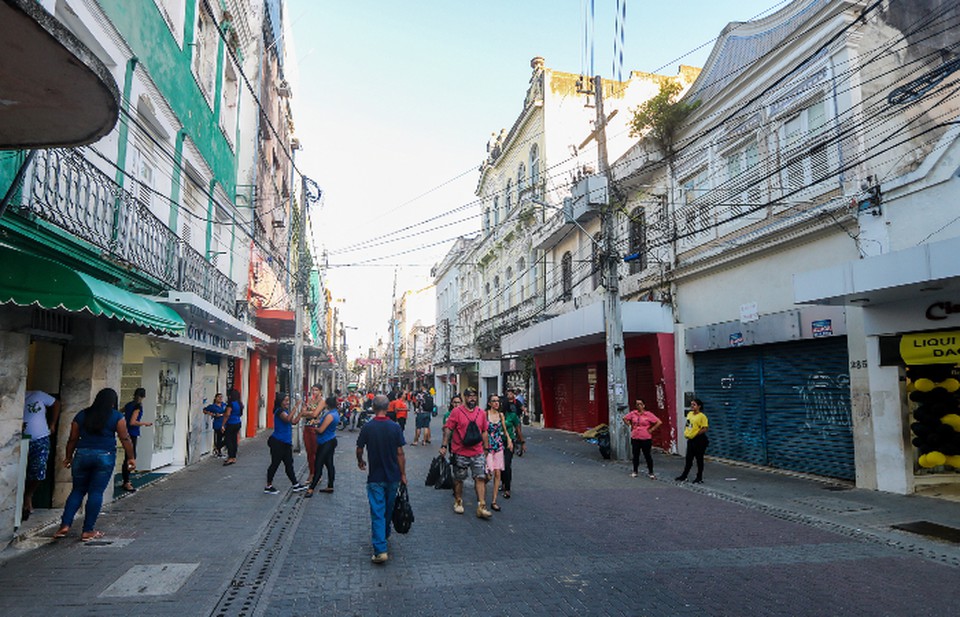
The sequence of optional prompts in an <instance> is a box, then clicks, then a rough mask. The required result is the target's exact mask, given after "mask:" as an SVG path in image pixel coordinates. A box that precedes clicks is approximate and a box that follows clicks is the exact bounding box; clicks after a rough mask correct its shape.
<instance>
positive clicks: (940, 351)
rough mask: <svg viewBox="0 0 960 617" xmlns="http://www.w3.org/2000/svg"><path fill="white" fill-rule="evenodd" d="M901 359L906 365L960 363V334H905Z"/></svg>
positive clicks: (901, 343)
mask: <svg viewBox="0 0 960 617" xmlns="http://www.w3.org/2000/svg"><path fill="white" fill-rule="evenodd" d="M900 357H901V358H903V361H904V362H905V363H906V364H957V363H960V332H957V331H953V332H927V333H922V334H904V335H903V336H902V337H901V338H900Z"/></svg>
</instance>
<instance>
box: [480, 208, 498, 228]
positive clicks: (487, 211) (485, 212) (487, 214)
mask: <svg viewBox="0 0 960 617" xmlns="http://www.w3.org/2000/svg"><path fill="white" fill-rule="evenodd" d="M494 204H496V201H494ZM494 207H496V205H494ZM483 231H484V232H488V231H490V208H484V210H483Z"/></svg>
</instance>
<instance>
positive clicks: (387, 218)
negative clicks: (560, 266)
mask: <svg viewBox="0 0 960 617" xmlns="http://www.w3.org/2000/svg"><path fill="white" fill-rule="evenodd" d="M287 4H288V7H287V14H288V17H289V19H290V23H292V27H293V47H294V49H293V50H292V51H291V52H290V57H289V58H288V63H290V65H291V69H292V70H296V72H298V73H299V77H298V79H297V85H296V86H295V88H296V89H295V92H294V103H295V105H296V107H295V113H296V117H295V119H294V121H295V123H296V132H297V135H298V137H299V139H300V141H301V142H302V144H303V146H304V150H303V151H302V153H300V154H299V155H298V166H300V168H301V169H302V170H303V171H304V172H305V173H306V174H307V175H309V176H311V177H312V178H314V179H316V180H317V181H318V182H319V184H320V185H321V187H322V188H323V189H324V192H325V199H324V202H323V205H322V207H321V208H320V209H318V210H315V211H314V212H312V214H311V218H312V221H313V224H314V228H315V231H316V232H317V244H318V245H319V246H321V247H323V248H326V249H328V250H329V251H330V252H331V253H330V256H329V262H330V264H331V266H336V267H331V268H330V269H329V270H328V283H329V286H330V288H331V290H332V292H333V293H334V295H335V296H336V297H338V298H342V299H344V300H345V302H343V303H340V304H338V306H339V307H340V310H341V312H342V315H343V320H344V323H346V324H348V325H351V326H356V327H357V328H358V329H357V330H348V333H347V338H348V343H349V345H350V357H351V358H352V357H355V356H357V355H359V352H360V348H359V346H360V345H362V346H363V349H364V350H365V349H366V347H367V346H368V345H370V344H372V343H374V342H375V340H376V337H377V335H379V336H382V337H384V338H386V330H387V321H388V320H389V318H390V298H391V293H392V285H393V276H394V269H395V268H396V269H397V271H398V279H399V283H398V291H400V292H402V291H403V290H404V289H418V288H421V287H423V286H425V285H428V284H429V283H430V278H429V269H430V266H431V265H432V264H434V263H437V262H438V261H439V260H440V259H442V258H443V256H444V255H445V253H446V250H447V248H448V247H449V243H445V244H442V245H439V246H434V247H432V248H425V249H423V248H421V247H424V246H425V245H427V244H432V243H436V242H441V241H443V240H448V239H449V240H452V239H453V238H455V237H456V236H457V235H460V234H469V233H473V232H475V231H476V230H478V229H479V217H477V218H474V219H471V220H469V221H466V222H463V223H459V224H456V225H452V226H450V227H445V228H442V229H434V230H433V231H430V232H429V233H426V234H423V235H416V236H415V235H412V234H413V233H415V232H416V231H420V230H421V229H431V228H435V227H436V226H437V225H440V224H444V223H447V222H452V221H454V220H456V219H459V218H462V217H463V216H464V215H462V214H461V215H457V216H451V217H447V218H441V219H439V220H437V221H435V222H434V223H431V224H428V225H425V226H423V227H420V228H417V229H412V230H410V231H406V232H403V233H399V234H396V233H393V232H395V231H396V230H399V229H401V228H403V227H406V226H408V225H415V224H417V223H419V222H422V221H424V220H426V219H428V218H431V217H435V216H438V215H440V214H442V213H444V212H446V211H448V210H450V209H452V208H454V207H457V206H461V205H463V204H467V203H470V202H471V201H473V200H474V199H475V196H474V194H473V191H474V189H475V187H476V182H477V178H478V174H477V173H476V169H477V168H478V167H479V165H480V163H481V162H482V160H483V159H484V157H485V156H486V150H485V147H486V143H487V140H488V138H489V136H490V134H491V133H493V132H499V130H500V129H501V128H504V127H507V128H509V127H510V126H511V125H512V124H513V121H514V119H515V118H516V116H517V115H518V113H519V112H520V110H521V106H522V104H523V97H524V95H525V93H526V88H527V85H528V82H529V78H530V72H531V71H530V59H531V58H533V57H534V56H543V57H544V58H545V59H546V64H547V66H548V67H550V68H553V69H556V70H560V71H566V72H571V73H579V72H581V71H582V70H585V71H587V72H589V70H590V67H589V65H587V66H583V63H582V61H581V58H582V57H583V55H584V45H583V39H584V23H583V12H584V7H583V2H582V0H483V1H474V2H467V1H459V2H457V1H454V0H447V1H440V0H431V1H427V0H423V1H417V0H406V1H400V0H396V1H387V0H380V1H368V0H351V1H349V2H342V1H341V2H331V1H329V0H287ZM787 4H789V2H786V1H784V0H731V1H729V2H719V1H717V0H674V1H673V2H653V3H642V2H638V1H636V0H630V1H629V2H627V19H626V24H625V45H624V64H623V73H624V75H626V74H627V73H628V72H629V71H631V70H638V71H655V70H658V69H661V72H663V73H668V74H674V73H675V72H676V69H677V65H679V64H689V65H693V66H702V65H703V63H704V62H705V61H706V58H707V56H708V55H709V53H710V50H711V48H712V43H710V41H711V40H712V39H714V38H716V36H717V35H718V34H719V33H720V31H721V30H722V29H723V27H724V26H725V25H726V24H727V23H729V22H731V21H745V20H749V19H751V18H754V17H755V16H757V15H761V14H762V15H767V14H769V13H770V12H772V11H775V10H779V9H780V8H782V7H784V6H786V5H787ZM595 7H596V8H595V23H594V31H593V53H594V58H595V60H594V69H595V71H596V72H597V73H599V74H601V75H603V76H604V77H608V78H609V77H613V73H612V68H611V59H612V56H613V41H614V32H615V28H614V25H615V20H614V12H615V7H616V0H595ZM705 44H706V45H705ZM701 46H703V47H701ZM698 47H701V48H700V49H699V51H695V52H694V53H692V54H691V55H689V56H686V57H684V58H683V59H682V60H678V58H680V57H681V56H684V55H685V54H687V53H688V52H691V51H692V50H695V49H696V48H698ZM458 176H459V179H458V180H455V181H453V182H449V183H448V181H450V180H451V179H453V178H456V177H458ZM440 185H444V186H442V188H439V189H437V187H439V186H440ZM434 189H436V190H434ZM425 193H427V194H426V195H424V194H425ZM469 214H473V215H478V214H479V208H477V209H476V210H471V211H469ZM389 240H393V241H392V242H388V241H389ZM371 241H372V242H373V243H372V244H370V245H368V246H365V247H364V248H363V249H362V250H353V251H344V249H346V248H348V247H351V246H353V245H356V244H360V243H364V242H371ZM417 249H421V250H417ZM406 251H410V252H406ZM401 252H403V254H399V253H401ZM377 257H384V259H382V260H377V261H371V260H372V259H374V258H377ZM360 262H363V263H364V265H355V266H350V267H347V266H341V264H357V263H360Z"/></svg>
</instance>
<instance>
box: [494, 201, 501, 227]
mask: <svg viewBox="0 0 960 617" xmlns="http://www.w3.org/2000/svg"><path fill="white" fill-rule="evenodd" d="M493 224H494V225H499V224H500V198H499V197H494V198H493Z"/></svg>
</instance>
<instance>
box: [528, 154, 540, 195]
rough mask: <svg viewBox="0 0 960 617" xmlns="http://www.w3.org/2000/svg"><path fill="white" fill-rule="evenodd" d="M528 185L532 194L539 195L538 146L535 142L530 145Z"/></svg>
mask: <svg viewBox="0 0 960 617" xmlns="http://www.w3.org/2000/svg"><path fill="white" fill-rule="evenodd" d="M530 186H531V187H532V188H533V196H534V197H539V196H540V148H539V147H537V144H533V145H532V146H530Z"/></svg>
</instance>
